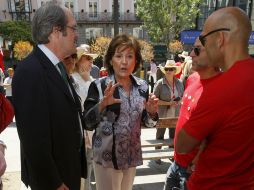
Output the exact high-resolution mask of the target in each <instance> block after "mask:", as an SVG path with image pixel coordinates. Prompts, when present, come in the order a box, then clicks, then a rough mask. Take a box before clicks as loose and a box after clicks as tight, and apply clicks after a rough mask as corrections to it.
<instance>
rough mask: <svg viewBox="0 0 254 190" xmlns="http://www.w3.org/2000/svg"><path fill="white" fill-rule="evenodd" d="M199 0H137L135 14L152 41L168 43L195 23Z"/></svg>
mask: <svg viewBox="0 0 254 190" xmlns="http://www.w3.org/2000/svg"><path fill="white" fill-rule="evenodd" d="M200 2H201V0H137V1H136V3H137V15H138V16H139V17H140V18H141V19H143V20H144V26H143V27H144V28H145V29H146V31H147V32H148V35H149V36H150V37H151V39H152V41H153V42H163V43H165V44H168V43H169V42H170V41H171V40H173V39H174V40H176V39H178V38H179V33H180V32H181V31H182V30H184V29H189V28H191V27H193V26H194V25H195V18H196V16H197V14H198V13H199V4H200Z"/></svg>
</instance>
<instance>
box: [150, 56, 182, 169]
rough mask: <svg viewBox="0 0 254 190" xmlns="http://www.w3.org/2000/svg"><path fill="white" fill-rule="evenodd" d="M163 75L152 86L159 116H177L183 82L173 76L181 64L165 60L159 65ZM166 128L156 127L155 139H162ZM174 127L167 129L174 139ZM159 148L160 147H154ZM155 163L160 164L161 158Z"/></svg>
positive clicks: (179, 69) (178, 70)
mask: <svg viewBox="0 0 254 190" xmlns="http://www.w3.org/2000/svg"><path fill="white" fill-rule="evenodd" d="M160 69H161V71H162V73H164V77H163V78H161V79H159V80H158V81H157V82H156V84H155V87H154V94H155V96H156V97H157V98H158V99H159V102H158V105H159V108H158V114H159V118H166V117H178V115H179V110H180V100H181V98H182V96H183V90H184V88H183V84H182V82H181V81H180V80H179V79H178V78H176V77H175V75H176V74H178V73H179V72H180V71H181V66H177V65H176V63H175V61H174V60H167V62H166V65H165V66H164V67H160ZM165 131H166V129H165V128H158V129H157V132H156V139H164V134H165ZM174 134H175V129H169V137H170V139H172V141H173V139H174ZM156 149H161V147H156ZM156 163H158V164H160V163H161V160H157V161H156Z"/></svg>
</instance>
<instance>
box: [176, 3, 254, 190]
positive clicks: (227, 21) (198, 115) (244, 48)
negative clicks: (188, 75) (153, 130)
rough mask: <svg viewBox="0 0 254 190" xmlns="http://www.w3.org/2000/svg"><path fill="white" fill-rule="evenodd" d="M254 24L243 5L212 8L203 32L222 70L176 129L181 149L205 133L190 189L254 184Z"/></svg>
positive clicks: (231, 189) (247, 189)
mask: <svg viewBox="0 0 254 190" xmlns="http://www.w3.org/2000/svg"><path fill="white" fill-rule="evenodd" d="M250 33H251V24H250V21H249V18H248V17H247V15H246V14H245V13H244V12H243V11H242V10H241V9H239V8H235V7H228V8H223V9H220V10H218V11H216V12H214V13H213V14H211V15H210V16H209V17H208V19H207V20H206V22H205V25H204V29H203V31H202V33H201V36H200V37H199V39H200V41H201V43H202V45H203V46H204V47H205V51H206V53H207V57H208V62H209V64H211V65H212V66H216V67H217V66H218V67H220V68H221V69H222V70H223V71H224V73H223V74H222V75H220V76H219V77H217V78H216V79H214V80H213V81H212V82H211V83H209V84H207V85H206V86H204V87H203V93H202V95H201V97H200V99H199V102H198V104H197V107H196V110H195V111H194V112H192V114H191V116H190V118H189V120H188V121H187V122H186V123H185V124H184V125H183V126H182V128H181V129H180V130H179V133H178V134H177V135H176V152H177V154H187V153H189V152H191V151H192V150H193V149H194V148H195V147H197V146H199V145H200V143H201V142H202V141H203V140H204V139H206V141H207V144H206V148H205V149H204V151H203V152H202V153H201V154H200V157H199V161H198V162H197V165H196V168H195V171H194V172H193V173H192V175H191V177H190V178H189V180H188V183H187V186H188V189H189V190H193V189H195V190H201V189H202V190H208V189H209V190H210V189H216V190H242V189H244V190H253V189H254V135H253V134H254V127H253V126H254V125H253V124H254V98H253V96H254V77H253V76H254V60H253V59H252V58H251V57H250V56H249V54H248V39H249V36H250Z"/></svg>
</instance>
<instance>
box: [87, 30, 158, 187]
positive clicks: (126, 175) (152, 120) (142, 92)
mask: <svg viewBox="0 0 254 190" xmlns="http://www.w3.org/2000/svg"><path fill="white" fill-rule="evenodd" d="M104 61H105V62H104V65H105V67H106V68H107V70H108V73H109V76H107V77H104V78H101V79H99V80H96V81H95V82H92V83H91V85H90V88H89V91H88V96H87V99H86V101H85V103H84V110H85V118H84V119H85V121H86V126H87V128H90V129H93V128H94V127H96V131H95V134H94V136H93V153H94V171H95V179H96V186H97V190H131V189H132V185H133V181H134V177H135V174H136V166H139V165H142V164H143V161H142V151H141V142H140V134H141V127H140V126H141V121H144V122H145V123H146V125H147V126H150V127H153V126H155V124H156V122H157V120H158V114H157V109H158V105H157V104H158V99H157V98H156V97H155V96H154V95H153V94H150V95H149V93H148V85H147V83H146V81H144V80H142V79H140V78H137V77H135V76H134V75H133V73H134V72H135V71H136V70H137V69H138V67H139V65H140V64H141V63H142V56H141V52H140V46H139V43H138V41H137V40H136V39H135V38H132V37H129V36H127V35H125V34H122V35H118V36H116V37H115V38H114V39H113V40H112V41H111V42H110V44H109V47H108V50H107V52H106V55H105V59H104Z"/></svg>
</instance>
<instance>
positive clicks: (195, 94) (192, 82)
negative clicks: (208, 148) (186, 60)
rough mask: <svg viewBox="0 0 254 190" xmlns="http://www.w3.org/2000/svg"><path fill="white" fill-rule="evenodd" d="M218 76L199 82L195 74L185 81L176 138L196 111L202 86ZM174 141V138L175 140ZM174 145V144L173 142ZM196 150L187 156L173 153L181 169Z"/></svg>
mask: <svg viewBox="0 0 254 190" xmlns="http://www.w3.org/2000/svg"><path fill="white" fill-rule="evenodd" d="M218 76H219V75H216V76H215V77H211V78H210V79H204V80H200V76H199V74H198V73H197V72H195V73H193V74H192V75H190V76H189V77H188V79H187V81H186V88H185V91H184V94H183V98H182V102H181V110H180V114H179V117H178V122H177V125H176V136H177V134H178V132H179V131H180V129H181V128H182V126H183V125H184V124H185V123H186V122H187V121H188V120H189V118H190V116H191V113H192V112H193V111H194V110H195V109H196V106H197V103H198V100H199V97H200V96H201V94H202V92H203V86H205V85H206V84H208V83H209V82H211V81H213V80H214V79H215V78H217V77H218ZM175 141H176V138H175ZM175 143H176V142H175ZM197 151H198V149H195V150H193V151H192V152H190V153H188V154H177V153H176V151H175V155H174V157H175V158H174V159H175V161H176V162H177V163H178V164H179V165H180V166H182V167H187V166H188V165H189V164H190V163H191V161H192V160H193V159H194V157H195V155H196V154H197Z"/></svg>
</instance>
